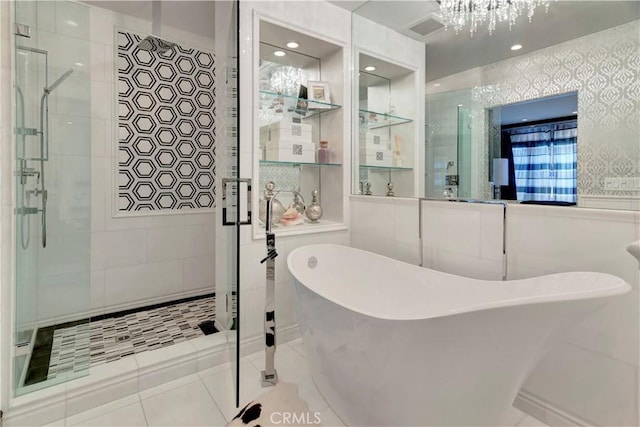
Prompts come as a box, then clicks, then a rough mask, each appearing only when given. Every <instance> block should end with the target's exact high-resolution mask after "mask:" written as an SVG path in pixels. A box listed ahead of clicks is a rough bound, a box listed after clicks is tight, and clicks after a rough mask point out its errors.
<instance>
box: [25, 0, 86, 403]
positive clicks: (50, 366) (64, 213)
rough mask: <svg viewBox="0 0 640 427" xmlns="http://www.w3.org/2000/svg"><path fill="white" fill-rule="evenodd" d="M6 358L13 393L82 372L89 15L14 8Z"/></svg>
mask: <svg viewBox="0 0 640 427" xmlns="http://www.w3.org/2000/svg"><path fill="white" fill-rule="evenodd" d="M15 22H16V23H17V24H20V25H19V26H17V27H16V37H15V76H14V89H15V106H16V110H15V125H14V129H15V132H14V134H15V139H14V140H15V146H14V147H15V166H14V175H15V182H16V186H15V189H16V194H15V200H16V209H15V221H14V223H15V231H14V233H15V245H16V257H15V259H16V265H15V267H16V270H15V278H16V282H15V304H16V305H15V319H14V320H15V322H14V324H15V331H14V332H15V334H14V345H15V353H14V354H15V356H14V360H13V369H12V374H13V379H12V384H13V389H14V394H15V395H21V394H24V393H27V392H30V391H32V390H37V389H40V388H43V387H47V386H50V385H53V384H58V383H61V382H64V381H67V380H69V379H72V378H77V377H79V376H83V375H86V374H88V370H89V324H88V321H89V317H90V315H91V314H90V313H91V306H90V286H91V285H90V233H91V204H90V200H91V193H90V184H91V157H90V155H91V119H90V111H91V98H90V93H91V86H90V80H89V75H88V72H87V70H86V69H87V68H89V62H90V55H89V53H90V52H89V42H88V40H89V37H88V34H89V33H88V31H89V10H88V8H87V7H86V6H83V5H80V4H77V3H74V2H65V1H61V2H45V1H43V2H35V1H19V2H15Z"/></svg>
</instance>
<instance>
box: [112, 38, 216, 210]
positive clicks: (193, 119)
mask: <svg viewBox="0 0 640 427" xmlns="http://www.w3.org/2000/svg"><path fill="white" fill-rule="evenodd" d="M140 40H141V37H140V36H139V35H137V34H133V33H129V32H124V31H119V32H118V40H117V43H118V58H117V76H118V129H119V139H118V193H117V194H118V205H117V206H118V210H119V211H120V212H121V213H124V212H131V211H158V210H176V211H179V210H181V209H212V208H213V207H214V203H215V202H214V201H215V176H216V174H215V153H216V151H215V150H216V147H215V122H214V111H215V88H214V78H215V59H214V56H213V55H212V54H211V53H208V52H203V51H199V50H195V49H187V48H183V47H181V46H177V47H176V48H174V49H172V50H170V51H168V52H166V53H164V54H157V53H155V52H148V51H145V50H140V49H138V48H137V45H138V43H139V42H140Z"/></svg>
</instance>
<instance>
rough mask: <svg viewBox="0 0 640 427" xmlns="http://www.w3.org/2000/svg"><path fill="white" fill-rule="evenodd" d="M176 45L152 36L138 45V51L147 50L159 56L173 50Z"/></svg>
mask: <svg viewBox="0 0 640 427" xmlns="http://www.w3.org/2000/svg"><path fill="white" fill-rule="evenodd" d="M175 46H176V43H173V42H170V41H167V40H164V39H161V38H160V37H156V36H154V35H151V34H150V35H148V36H147V37H145V38H144V39H143V40H142V41H141V42H140V43H139V44H138V49H140V50H147V51H149V52H157V53H158V54H159V55H162V54H163V53H166V52H168V51H170V50H171V49H173V48H174V47H175Z"/></svg>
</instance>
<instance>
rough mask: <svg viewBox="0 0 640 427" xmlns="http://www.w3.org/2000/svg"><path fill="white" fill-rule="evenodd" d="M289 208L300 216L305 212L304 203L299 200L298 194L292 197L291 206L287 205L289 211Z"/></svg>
mask: <svg viewBox="0 0 640 427" xmlns="http://www.w3.org/2000/svg"><path fill="white" fill-rule="evenodd" d="M291 208H293V209H295V210H297V211H298V212H300V213H301V214H302V215H304V210H305V206H304V202H303V201H301V200H300V197H299V196H298V193H294V195H293V202H291V205H289V209H291Z"/></svg>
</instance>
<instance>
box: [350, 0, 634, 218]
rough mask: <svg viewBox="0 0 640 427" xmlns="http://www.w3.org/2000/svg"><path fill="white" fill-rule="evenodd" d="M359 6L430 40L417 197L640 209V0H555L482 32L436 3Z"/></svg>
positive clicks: (361, 13)
mask: <svg viewBox="0 0 640 427" xmlns="http://www.w3.org/2000/svg"><path fill="white" fill-rule="evenodd" d="M352 3H353V2H352ZM357 3H360V4H358V7H357V8H355V9H354V10H353V13H354V15H357V16H358V17H359V19H360V18H364V19H367V20H370V21H372V22H375V23H377V24H380V25H382V26H384V27H387V28H390V29H392V30H394V31H396V32H397V33H399V34H402V35H403V36H406V37H407V39H412V40H418V41H420V42H422V43H423V44H424V47H425V51H426V65H425V89H426V96H425V117H424V129H425V138H424V163H423V164H422V165H419V166H418V168H417V169H419V170H420V171H421V173H423V174H424V191H420V194H416V195H417V196H421V197H422V196H426V197H464V198H476V199H492V198H501V199H506V200H514V201H515V200H517V201H519V202H524V203H542V204H547V203H549V204H560V205H570V206H572V205H577V206H581V207H592V208H608V209H634V210H637V209H640V202H639V196H640V166H639V164H640V107H639V102H640V101H639V99H640V40H639V39H640V21H639V19H640V2H637V1H557V2H551V3H550V5H549V8H548V12H546V13H545V10H544V7H542V8H538V9H537V10H536V12H535V15H534V16H533V18H532V20H531V22H529V21H528V19H527V17H526V14H525V16H520V17H519V18H518V19H517V20H516V21H515V23H514V24H513V26H512V27H511V29H509V25H508V24H507V23H498V24H497V25H496V28H495V30H493V31H492V33H491V34H490V33H489V31H488V30H487V28H486V24H484V25H482V24H481V25H480V26H479V27H478V28H477V30H476V32H475V33H474V34H473V36H472V37H471V36H470V34H469V31H468V27H467V28H466V29H463V30H461V31H460V32H459V33H458V34H456V32H455V31H454V30H453V29H452V28H448V29H446V30H445V28H444V26H443V25H442V21H441V17H440V10H439V8H440V6H439V3H438V2H437V1H419V2H416V1H394V2H385V1H368V2H364V3H361V2H357ZM354 37H355V35H354ZM360 38H362V37H361V36H360ZM401 49H402V46H398V50H401ZM387 60H388V59H387ZM417 120H420V118H418V119H417ZM354 125H355V123H354ZM355 143H357V141H355ZM356 192H357V191H356Z"/></svg>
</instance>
